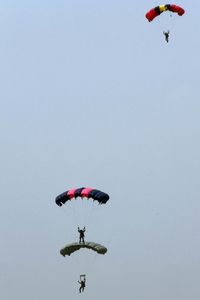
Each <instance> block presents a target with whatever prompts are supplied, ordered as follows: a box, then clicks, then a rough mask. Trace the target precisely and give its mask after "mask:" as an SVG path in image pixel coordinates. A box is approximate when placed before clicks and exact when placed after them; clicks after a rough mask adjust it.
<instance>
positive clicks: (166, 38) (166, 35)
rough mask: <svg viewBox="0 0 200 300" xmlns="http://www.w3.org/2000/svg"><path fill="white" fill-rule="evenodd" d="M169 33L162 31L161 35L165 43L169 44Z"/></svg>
mask: <svg viewBox="0 0 200 300" xmlns="http://www.w3.org/2000/svg"><path fill="white" fill-rule="evenodd" d="M169 33H170V31H169V30H168V31H163V34H164V36H165V41H166V42H167V43H168V42H169Z"/></svg>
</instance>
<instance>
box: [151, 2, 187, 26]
mask: <svg viewBox="0 0 200 300" xmlns="http://www.w3.org/2000/svg"><path fill="white" fill-rule="evenodd" d="M164 11H171V12H173V13H177V14H178V15H179V16H182V15H183V14H184V13H185V10H184V9H183V8H182V7H180V6H178V5H175V4H165V5H159V6H156V7H154V8H152V9H151V10H150V11H149V12H147V13H146V15H145V16H146V18H147V19H148V21H149V22H151V21H153V19H154V18H155V17H157V16H159V15H160V14H161V13H163V12H164Z"/></svg>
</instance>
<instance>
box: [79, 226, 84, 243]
mask: <svg viewBox="0 0 200 300" xmlns="http://www.w3.org/2000/svg"><path fill="white" fill-rule="evenodd" d="M78 232H79V244H80V243H81V242H82V243H84V244H85V240H84V237H85V227H83V229H80V228H79V227H78Z"/></svg>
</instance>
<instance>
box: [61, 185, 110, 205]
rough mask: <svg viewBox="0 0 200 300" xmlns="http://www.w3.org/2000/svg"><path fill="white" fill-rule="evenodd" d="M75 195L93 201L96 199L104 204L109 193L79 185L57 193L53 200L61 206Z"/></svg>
mask: <svg viewBox="0 0 200 300" xmlns="http://www.w3.org/2000/svg"><path fill="white" fill-rule="evenodd" d="M77 197H81V198H88V199H89V198H91V199H93V200H94V201H98V202H99V204H105V203H106V202H107V201H108V200H109V195H108V194H106V193H104V192H101V191H99V190H96V189H93V188H86V187H81V188H77V189H71V190H69V191H66V192H64V193H62V194H60V195H58V196H57V197H56V200H55V201H56V204H57V205H58V206H62V205H63V204H65V203H66V202H67V201H70V200H72V199H76V198H77Z"/></svg>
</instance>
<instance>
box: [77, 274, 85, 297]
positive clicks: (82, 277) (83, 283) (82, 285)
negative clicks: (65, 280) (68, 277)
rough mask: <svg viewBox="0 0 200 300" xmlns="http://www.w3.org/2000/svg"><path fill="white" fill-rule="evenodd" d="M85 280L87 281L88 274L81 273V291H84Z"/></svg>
mask: <svg viewBox="0 0 200 300" xmlns="http://www.w3.org/2000/svg"><path fill="white" fill-rule="evenodd" d="M85 282H86V276H85V275H80V281H78V283H79V284H80V287H79V293H81V292H84V288H85Z"/></svg>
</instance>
